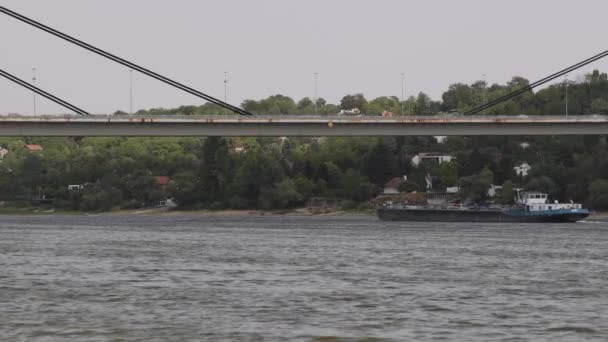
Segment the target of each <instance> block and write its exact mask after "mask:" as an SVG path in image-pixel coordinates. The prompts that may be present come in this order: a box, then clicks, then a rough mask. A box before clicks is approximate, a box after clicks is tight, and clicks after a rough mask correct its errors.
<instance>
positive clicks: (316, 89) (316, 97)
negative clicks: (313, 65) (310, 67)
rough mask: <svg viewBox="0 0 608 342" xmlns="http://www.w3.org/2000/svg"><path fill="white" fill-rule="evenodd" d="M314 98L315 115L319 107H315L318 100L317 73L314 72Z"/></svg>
mask: <svg viewBox="0 0 608 342" xmlns="http://www.w3.org/2000/svg"><path fill="white" fill-rule="evenodd" d="M314 76H315V98H314V101H315V102H314V105H315V115H317V113H318V112H319V109H318V108H317V102H318V101H319V73H318V72H315V75H314Z"/></svg>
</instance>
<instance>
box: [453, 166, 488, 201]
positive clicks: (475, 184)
mask: <svg viewBox="0 0 608 342" xmlns="http://www.w3.org/2000/svg"><path fill="white" fill-rule="evenodd" d="M493 182H494V174H492V171H490V169H488V168H485V169H483V171H481V173H480V174H478V175H472V176H467V177H463V178H461V179H460V195H461V196H462V197H463V198H464V199H466V200H469V201H471V202H473V203H481V202H484V201H486V200H487V199H488V189H489V188H490V186H491V185H492V184H493Z"/></svg>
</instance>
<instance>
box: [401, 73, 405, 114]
mask: <svg viewBox="0 0 608 342" xmlns="http://www.w3.org/2000/svg"><path fill="white" fill-rule="evenodd" d="M404 97H405V73H401V116H403V115H404V108H403V105H404V103H403V102H404V101H405V99H404Z"/></svg>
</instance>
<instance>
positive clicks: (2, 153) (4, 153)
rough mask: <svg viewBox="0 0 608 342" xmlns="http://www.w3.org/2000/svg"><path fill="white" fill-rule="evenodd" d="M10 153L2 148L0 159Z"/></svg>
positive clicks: (0, 149)
mask: <svg viewBox="0 0 608 342" xmlns="http://www.w3.org/2000/svg"><path fill="white" fill-rule="evenodd" d="M7 155H8V150H7V149H5V148H0V160H2V159H4V157H6V156H7Z"/></svg>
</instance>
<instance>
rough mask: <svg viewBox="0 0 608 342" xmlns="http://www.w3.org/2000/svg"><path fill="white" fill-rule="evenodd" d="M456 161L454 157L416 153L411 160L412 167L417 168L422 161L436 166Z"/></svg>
mask: <svg viewBox="0 0 608 342" xmlns="http://www.w3.org/2000/svg"><path fill="white" fill-rule="evenodd" d="M454 159H456V157H454V156H450V155H445V154H441V153H418V155H416V156H415V157H414V158H412V165H414V166H416V167H417V166H419V165H420V164H421V163H422V162H424V161H431V162H436V163H438V164H443V163H449V162H451V161H452V160H454Z"/></svg>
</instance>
